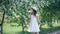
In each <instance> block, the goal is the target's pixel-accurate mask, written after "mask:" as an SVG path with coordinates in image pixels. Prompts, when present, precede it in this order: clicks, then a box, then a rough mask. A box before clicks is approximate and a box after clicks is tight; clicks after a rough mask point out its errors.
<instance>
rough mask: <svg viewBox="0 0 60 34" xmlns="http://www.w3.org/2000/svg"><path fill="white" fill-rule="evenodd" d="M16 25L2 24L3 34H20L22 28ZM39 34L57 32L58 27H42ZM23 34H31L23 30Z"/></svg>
mask: <svg viewBox="0 0 60 34" xmlns="http://www.w3.org/2000/svg"><path fill="white" fill-rule="evenodd" d="M17 25H18V24H17V23H4V24H3V34H22V27H21V26H17ZM40 29H41V31H40V34H47V33H48V32H53V31H56V30H59V29H60V27H55V26H54V27H51V28H50V27H48V25H47V24H46V25H43V26H42V27H41V28H40ZM24 34H31V33H29V32H27V29H26V28H25V31H24Z"/></svg>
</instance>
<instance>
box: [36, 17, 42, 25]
mask: <svg viewBox="0 0 60 34" xmlns="http://www.w3.org/2000/svg"><path fill="white" fill-rule="evenodd" d="M37 21H38V24H40V25H41V22H40V21H41V19H40V17H39V16H37Z"/></svg>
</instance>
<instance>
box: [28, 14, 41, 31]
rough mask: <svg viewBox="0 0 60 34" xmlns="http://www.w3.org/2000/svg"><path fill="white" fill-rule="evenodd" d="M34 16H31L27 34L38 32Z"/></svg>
mask: <svg viewBox="0 0 60 34" xmlns="http://www.w3.org/2000/svg"><path fill="white" fill-rule="evenodd" d="M36 16H38V14H36ZM36 16H34V15H31V19H30V25H29V28H28V32H39V31H40V30H39V26H38V22H37V18H36Z"/></svg>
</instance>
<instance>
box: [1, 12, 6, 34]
mask: <svg viewBox="0 0 60 34" xmlns="http://www.w3.org/2000/svg"><path fill="white" fill-rule="evenodd" d="M4 18H5V11H4V13H3V16H2V22H1V34H3V32H2V31H3V28H2V27H3V22H4Z"/></svg>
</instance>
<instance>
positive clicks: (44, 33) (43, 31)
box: [40, 27, 60, 34]
mask: <svg viewBox="0 0 60 34" xmlns="http://www.w3.org/2000/svg"><path fill="white" fill-rule="evenodd" d="M40 29H41V31H40V34H47V33H51V32H54V31H57V30H60V27H51V28H48V29H47V28H40Z"/></svg>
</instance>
